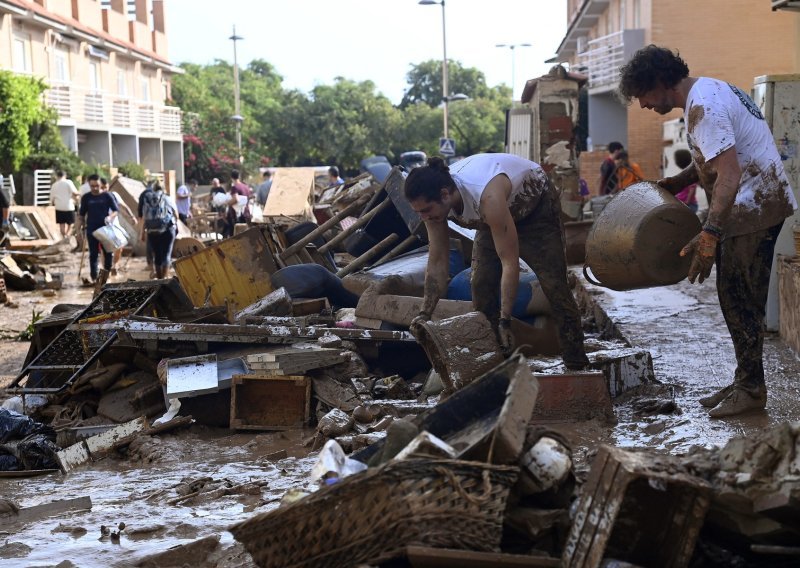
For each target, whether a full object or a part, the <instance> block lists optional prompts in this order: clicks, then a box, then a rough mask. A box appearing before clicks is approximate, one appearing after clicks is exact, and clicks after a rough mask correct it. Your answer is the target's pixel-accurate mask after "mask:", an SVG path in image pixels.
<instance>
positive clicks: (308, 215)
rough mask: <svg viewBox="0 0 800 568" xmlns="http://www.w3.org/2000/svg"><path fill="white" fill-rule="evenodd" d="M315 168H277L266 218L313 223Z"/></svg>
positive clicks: (266, 206) (268, 199) (268, 200)
mask: <svg viewBox="0 0 800 568" xmlns="http://www.w3.org/2000/svg"><path fill="white" fill-rule="evenodd" d="M313 202H314V168H275V169H274V170H273V175H272V188H271V189H270V190H269V196H268V197H267V203H266V205H265V206H264V216H265V217H281V216H287V217H294V218H299V219H298V220H306V221H313V220H314V212H313V210H312V208H311V204H312V203H313Z"/></svg>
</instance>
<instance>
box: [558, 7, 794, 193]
mask: <svg viewBox="0 0 800 568" xmlns="http://www.w3.org/2000/svg"><path fill="white" fill-rule="evenodd" d="M776 4H781V5H786V7H788V5H791V4H794V5H798V4H800V2H798V1H797V0H792V1H788V0H780V1H773V2H772V5H771V4H770V0H704V1H702V2H698V1H695V0H568V1H567V12H568V14H567V18H568V28H567V32H566V35H565V36H564V38H563V39H562V41H561V44H560V45H559V46H558V49H557V51H556V53H557V57H556V58H555V61H558V62H562V63H568V64H569V65H570V68H571V69H572V70H573V71H579V72H582V73H585V74H586V75H588V77H589V79H588V83H587V90H588V127H589V136H590V137H591V139H592V144H593V146H594V152H584V153H583V154H581V175H582V177H584V178H585V179H586V180H587V181H588V182H589V184H590V186H592V185H593V182H594V181H595V179H596V178H597V177H598V174H597V172H598V171H599V163H600V161H601V160H602V158H603V157H604V156H605V154H606V151H605V146H606V145H607V144H608V143H609V142H611V141H613V140H619V141H620V142H622V143H623V144H624V145H625V146H626V148H628V149H629V151H630V154H631V159H632V160H634V161H636V162H638V163H639V164H640V165H641V166H642V169H643V170H644V174H645V176H646V177H648V178H657V177H659V176H660V175H661V165H662V148H663V147H664V144H665V142H666V141H665V140H664V134H663V130H664V128H663V123H664V122H666V121H670V120H675V119H678V118H680V117H682V113H681V112H680V111H677V110H675V111H673V112H672V113H670V114H669V115H666V116H660V115H658V114H657V113H654V112H653V111H650V110H646V109H641V108H640V107H639V105H638V104H637V103H636V102H634V103H633V104H632V105H630V106H626V105H624V104H623V103H621V102H620V101H619V100H618V99H617V97H616V87H617V83H618V79H619V68H620V66H622V65H623V64H624V63H626V62H627V61H628V60H629V59H630V58H631V56H632V55H633V53H634V52H635V51H636V50H637V49H639V48H640V47H643V46H644V45H648V44H650V43H654V44H656V45H660V46H664V47H670V48H672V49H677V50H678V51H679V52H680V54H681V57H683V58H684V60H685V61H686V62H687V64H688V65H689V70H690V73H691V75H692V76H710V77H715V78H718V79H722V80H725V81H728V82H730V83H733V84H735V85H737V86H739V87H740V88H741V89H743V90H744V91H745V92H750V91H751V90H752V87H753V79H754V78H755V77H757V76H761V75H771V74H785V73H797V72H798V71H800V13H798V12H797V11H791V10H777V9H776V10H773V7H776V8H779V7H785V6H775V5H776ZM591 189H592V190H593V191H594V190H595V189H596V188H595V187H592V188H591Z"/></svg>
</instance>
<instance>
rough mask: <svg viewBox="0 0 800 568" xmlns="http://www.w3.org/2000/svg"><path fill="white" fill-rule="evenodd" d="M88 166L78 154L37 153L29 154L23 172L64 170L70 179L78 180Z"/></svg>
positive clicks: (24, 162)
mask: <svg viewBox="0 0 800 568" xmlns="http://www.w3.org/2000/svg"><path fill="white" fill-rule="evenodd" d="M85 167H86V164H85V163H84V162H83V160H81V159H80V158H79V157H78V155H77V154H75V153H74V152H71V151H69V150H66V151H64V152H53V153H50V152H35V153H33V154H28V156H27V157H26V158H25V160H24V161H23V162H22V167H21V169H22V170H23V171H29V172H33V170H53V171H56V170H64V171H65V172H66V174H67V177H68V178H69V179H73V180H76V179H78V177H79V176H80V175H81V174H82V173H83V170H84V168H85Z"/></svg>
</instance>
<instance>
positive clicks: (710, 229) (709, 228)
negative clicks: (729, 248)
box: [703, 223, 722, 239]
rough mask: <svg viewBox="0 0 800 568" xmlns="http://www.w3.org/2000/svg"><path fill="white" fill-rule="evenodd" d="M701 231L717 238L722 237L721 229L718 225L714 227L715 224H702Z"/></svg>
mask: <svg viewBox="0 0 800 568" xmlns="http://www.w3.org/2000/svg"><path fill="white" fill-rule="evenodd" d="M703 231H705V232H706V233H708V234H709V235H714V236H715V237H717V238H718V239H719V238H721V237H722V229H721V228H719V227H716V226H714V225H712V224H710V223H706V224H705V225H704V226H703Z"/></svg>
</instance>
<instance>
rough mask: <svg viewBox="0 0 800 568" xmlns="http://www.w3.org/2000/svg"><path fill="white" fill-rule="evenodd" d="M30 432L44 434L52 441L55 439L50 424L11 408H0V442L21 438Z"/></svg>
mask: <svg viewBox="0 0 800 568" xmlns="http://www.w3.org/2000/svg"><path fill="white" fill-rule="evenodd" d="M31 434H44V435H46V436H47V437H48V438H50V439H51V440H53V441H55V439H56V433H55V431H54V430H53V429H52V428H51V427H50V426H47V425H45V424H42V423H41V422H36V421H35V420H33V419H32V418H30V417H28V416H25V415H24V414H20V413H18V412H14V411H13V410H8V409H7V408H0V444H2V443H5V442H8V441H9V440H21V439H22V438H25V437H26V436H30V435H31Z"/></svg>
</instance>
